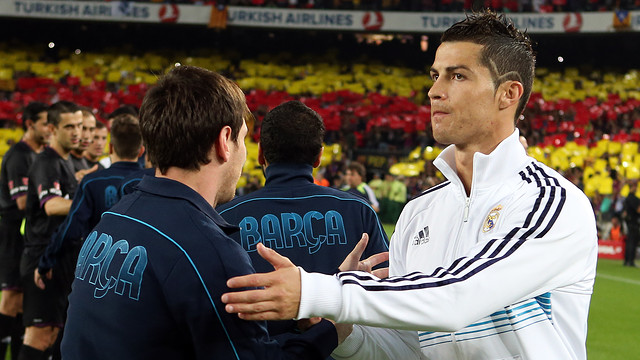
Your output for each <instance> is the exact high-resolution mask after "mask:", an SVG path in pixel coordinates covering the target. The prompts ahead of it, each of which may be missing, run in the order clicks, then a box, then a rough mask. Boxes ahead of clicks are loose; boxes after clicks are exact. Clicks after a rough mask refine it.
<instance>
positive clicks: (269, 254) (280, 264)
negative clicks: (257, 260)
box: [257, 243, 295, 270]
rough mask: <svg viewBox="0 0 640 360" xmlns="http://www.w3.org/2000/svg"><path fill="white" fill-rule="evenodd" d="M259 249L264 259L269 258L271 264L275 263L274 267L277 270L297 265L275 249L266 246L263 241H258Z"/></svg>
mask: <svg viewBox="0 0 640 360" xmlns="http://www.w3.org/2000/svg"><path fill="white" fill-rule="evenodd" d="M257 250H258V254H260V256H261V257H262V258H263V259H265V260H267V261H268V262H269V264H271V265H273V268H274V269H276V270H278V269H281V268H285V267H295V265H293V263H292V262H291V260H289V259H288V258H286V257H284V256H282V255H280V254H278V253H277V252H276V251H275V250H273V249H270V248H268V247H266V246H264V245H263V244H262V243H258V247H257Z"/></svg>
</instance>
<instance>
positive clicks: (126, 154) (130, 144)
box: [111, 114, 142, 161]
mask: <svg viewBox="0 0 640 360" xmlns="http://www.w3.org/2000/svg"><path fill="white" fill-rule="evenodd" d="M111 145H113V151H114V152H115V153H116V155H117V156H118V157H119V158H120V159H122V160H133V161H135V160H137V159H138V154H139V153H140V148H141V147H142V132H141V131H140V122H139V121H138V119H137V118H136V117H135V116H133V115H131V114H122V115H118V116H116V117H115V118H114V119H113V124H112V125H111Z"/></svg>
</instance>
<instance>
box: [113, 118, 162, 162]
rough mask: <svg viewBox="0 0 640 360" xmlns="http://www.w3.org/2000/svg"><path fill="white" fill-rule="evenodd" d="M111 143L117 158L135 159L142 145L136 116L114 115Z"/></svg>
mask: <svg viewBox="0 0 640 360" xmlns="http://www.w3.org/2000/svg"><path fill="white" fill-rule="evenodd" d="M102 127H104V124H102ZM111 144H112V145H113V151H115V153H116V155H118V157H119V158H121V159H137V158H138V153H139V152H140V148H141V147H142V132H141V131H140V122H139V121H138V118H136V117H135V116H133V115H131V114H122V115H118V116H116V117H115V118H114V119H113V125H112V126H111ZM169 147H171V146H170V144H169Z"/></svg>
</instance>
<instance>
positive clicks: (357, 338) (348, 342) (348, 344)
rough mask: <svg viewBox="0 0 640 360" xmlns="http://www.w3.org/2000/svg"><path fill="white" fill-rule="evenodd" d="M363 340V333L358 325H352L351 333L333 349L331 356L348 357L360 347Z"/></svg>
mask: <svg viewBox="0 0 640 360" xmlns="http://www.w3.org/2000/svg"><path fill="white" fill-rule="evenodd" d="M363 342H364V334H363V333H362V329H361V328H360V326H358V325H353V331H352V332H351V334H349V336H347V338H346V339H344V341H343V342H342V344H340V345H338V347H337V348H335V349H334V350H333V352H332V353H331V356H332V357H334V358H336V359H338V358H350V357H352V356H353V355H354V354H355V353H356V352H357V351H358V349H360V347H362V343H363Z"/></svg>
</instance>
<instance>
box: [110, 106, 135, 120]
mask: <svg viewBox="0 0 640 360" xmlns="http://www.w3.org/2000/svg"><path fill="white" fill-rule="evenodd" d="M122 114H129V115H133V116H135V117H138V108H136V107H135V106H133V105H122V106H120V107H119V108H117V109H115V110H113V112H112V113H111V114H109V115H107V120H113V119H115V118H116V116H118V115H122Z"/></svg>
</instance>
